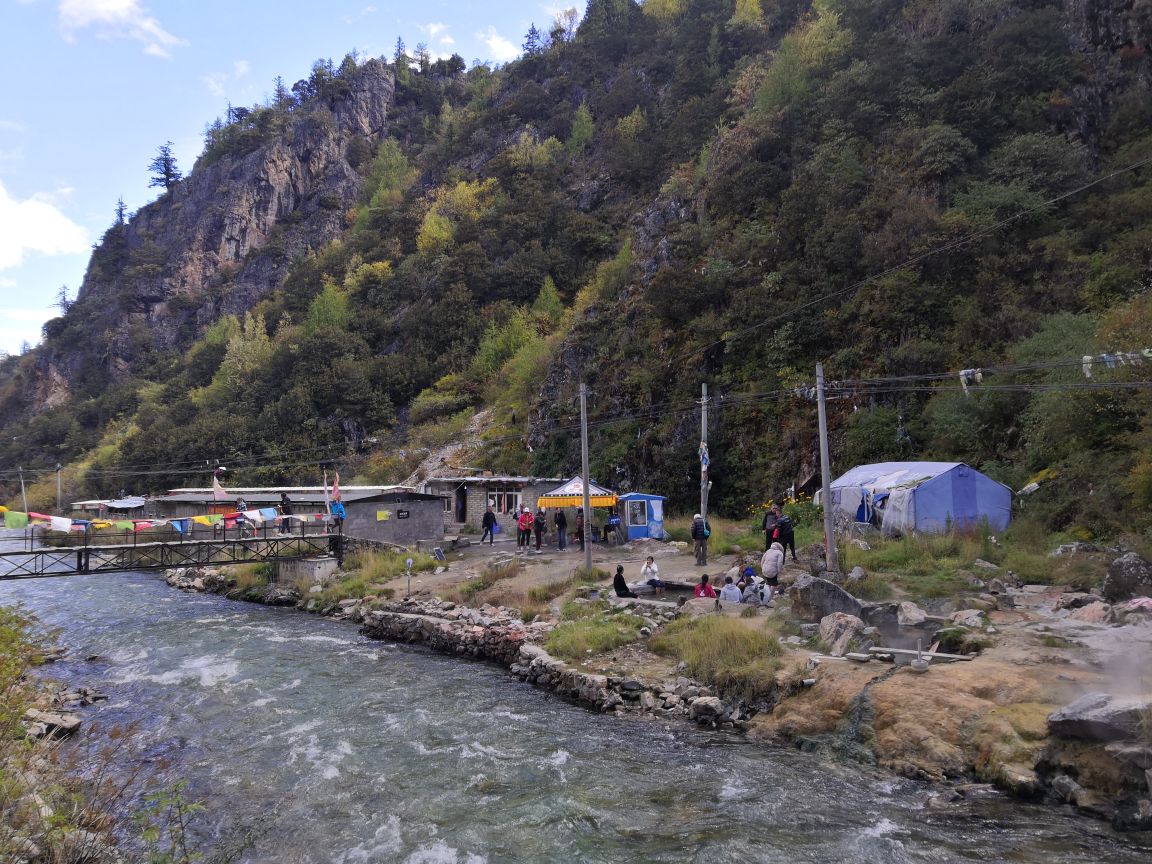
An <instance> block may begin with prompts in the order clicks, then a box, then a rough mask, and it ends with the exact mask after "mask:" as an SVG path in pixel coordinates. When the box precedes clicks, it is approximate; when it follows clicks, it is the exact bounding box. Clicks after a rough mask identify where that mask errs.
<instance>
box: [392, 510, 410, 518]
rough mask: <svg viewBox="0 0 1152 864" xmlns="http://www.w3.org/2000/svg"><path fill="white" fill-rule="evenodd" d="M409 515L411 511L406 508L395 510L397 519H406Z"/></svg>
mask: <svg viewBox="0 0 1152 864" xmlns="http://www.w3.org/2000/svg"><path fill="white" fill-rule="evenodd" d="M411 515H412V514H411V512H410V511H408V510H397V511H396V518H397V519H407V518H408V517H409V516H411Z"/></svg>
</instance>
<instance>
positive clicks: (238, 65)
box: [200, 60, 251, 97]
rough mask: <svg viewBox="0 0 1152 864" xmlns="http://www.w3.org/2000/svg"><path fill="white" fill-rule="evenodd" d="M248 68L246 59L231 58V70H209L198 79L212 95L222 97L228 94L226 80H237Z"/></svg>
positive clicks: (245, 73)
mask: <svg viewBox="0 0 1152 864" xmlns="http://www.w3.org/2000/svg"><path fill="white" fill-rule="evenodd" d="M250 68H251V67H250V66H249V65H248V61H247V60H233V61H232V71H231V72H209V73H208V74H207V75H205V76H204V77H203V78H202V79H200V80H202V81H203V82H204V84H205V85H206V86H207V87H208V91H209V92H210V93H211V94H212V95H213V96H220V97H223V96H226V95H227V94H228V87H227V84H228V82H230V81H239V80H240V79H241V78H243V77H244V76H246V75H247V74H248V72H249V70H250Z"/></svg>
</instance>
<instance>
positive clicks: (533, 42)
mask: <svg viewBox="0 0 1152 864" xmlns="http://www.w3.org/2000/svg"><path fill="white" fill-rule="evenodd" d="M546 47H547V45H546V44H545V37H544V34H543V33H541V32H540V31H539V30H537V29H536V22H535V21H533V22H532V26H531V27H529V28H528V35H526V36H525V37H524V53H525V54H528V55H532V54H543V53H544V49H545V48H546Z"/></svg>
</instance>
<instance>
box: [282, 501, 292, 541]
mask: <svg viewBox="0 0 1152 864" xmlns="http://www.w3.org/2000/svg"><path fill="white" fill-rule="evenodd" d="M291 515H292V499H291V498H289V497H288V493H287V492H281V493H280V533H281V534H291V533H292V520H291V519H289V518H288V517H289V516H291Z"/></svg>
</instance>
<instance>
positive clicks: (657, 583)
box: [640, 555, 664, 597]
mask: <svg viewBox="0 0 1152 864" xmlns="http://www.w3.org/2000/svg"><path fill="white" fill-rule="evenodd" d="M640 578H641V579H643V580H644V581H645V582H646V583H648V584H649V585H651V586H652V587H653V588H654V589H655V590H656V596H657V597H659V596H660V595H661V594H663V593H664V580H663V579H661V578H660V568H659V567H657V566H656V559H655V558H653V557H652V556H651V555H649V556H648V560H647V561H645V562H644V566H643V567H641V568H640Z"/></svg>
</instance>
